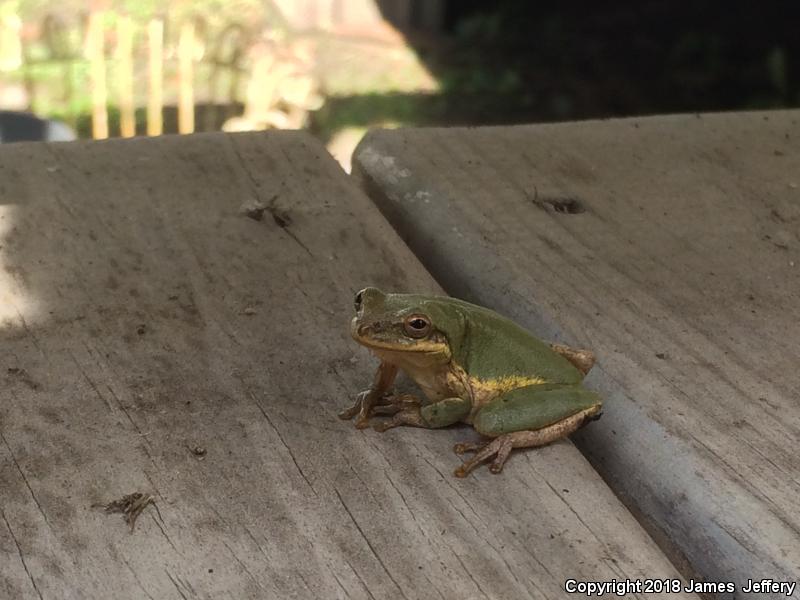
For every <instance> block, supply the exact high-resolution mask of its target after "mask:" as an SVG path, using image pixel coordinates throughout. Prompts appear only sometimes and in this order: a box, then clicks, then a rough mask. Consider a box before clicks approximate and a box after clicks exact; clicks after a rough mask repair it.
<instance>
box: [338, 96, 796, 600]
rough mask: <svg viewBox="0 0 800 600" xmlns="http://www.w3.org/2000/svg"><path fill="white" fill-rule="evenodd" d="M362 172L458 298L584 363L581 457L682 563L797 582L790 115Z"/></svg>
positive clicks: (504, 148) (737, 117) (498, 149)
mask: <svg viewBox="0 0 800 600" xmlns="http://www.w3.org/2000/svg"><path fill="white" fill-rule="evenodd" d="M353 165H354V174H355V176H356V177H358V178H359V179H360V180H361V182H362V185H363V186H365V188H366V189H367V190H368V191H369V192H370V194H371V195H372V196H373V198H374V200H375V201H376V202H377V203H378V205H379V206H380V207H381V209H382V211H383V212H384V214H385V215H386V216H387V217H388V218H389V220H390V222H392V223H393V224H394V225H395V228H396V229H397V230H398V231H399V233H400V234H401V236H402V237H403V238H404V239H405V240H406V241H407V242H408V243H409V245H410V247H411V248H412V249H413V250H414V251H415V253H416V254H417V256H418V257H420V258H421V260H422V262H423V264H425V265H426V266H427V267H428V269H429V271H430V272H431V273H432V274H433V275H434V277H436V278H437V280H438V281H439V282H440V283H441V284H442V285H443V286H444V288H445V289H446V290H447V291H448V292H449V293H451V294H453V295H455V296H459V297H462V298H465V299H467V300H472V301H477V302H479V303H481V304H485V305H487V306H490V307H494V308H496V309H498V310H500V311H501V312H503V313H505V314H508V315H509V316H511V317H513V318H515V319H517V320H518V321H520V322H522V323H524V324H526V325H528V326H529V327H530V328H531V329H532V330H534V331H536V332H538V333H539V334H540V335H542V336H543V337H547V338H551V339H555V340H561V341H566V342H568V343H572V344H577V345H579V346H584V347H589V348H592V349H594V350H595V351H596V353H597V355H598V357H599V362H598V365H597V366H596V367H595V368H594V371H593V372H592V373H591V374H590V376H589V378H588V380H587V381H588V384H589V385H590V386H591V387H593V388H594V389H596V390H599V391H600V392H601V393H603V394H604V396H605V397H606V399H607V401H606V410H605V416H604V418H603V419H602V420H601V421H600V422H599V423H596V424H593V425H592V426H590V427H587V428H585V429H584V430H582V431H581V432H580V435H579V436H576V437H577V439H578V440H579V445H580V446H581V448H582V449H583V450H584V451H585V452H586V453H587V454H588V455H589V457H590V459H591V460H592V461H593V463H594V464H595V465H596V466H598V468H599V470H600V471H601V473H603V475H604V476H605V478H606V479H607V480H608V481H609V482H610V483H611V485H612V488H614V489H615V490H617V491H618V492H619V493H620V494H622V495H623V497H624V498H626V499H627V502H628V503H629V504H630V505H632V506H633V507H635V508H636V509H637V510H638V511H639V512H640V513H641V516H642V518H643V519H644V521H645V522H647V523H649V524H650V526H652V530H653V531H654V534H656V535H657V537H658V534H660V536H661V538H662V541H663V542H664V544H665V545H667V546H670V545H671V548H670V552H672V555H673V556H674V557H675V559H681V554H683V555H684V556H685V558H686V559H688V561H689V563H690V564H691V566H692V567H693V568H694V569H696V570H697V571H699V572H700V573H701V574H702V575H703V576H705V577H706V578H707V579H708V580H712V581H716V580H723V581H728V580H735V581H737V582H739V583H746V581H747V579H748V578H749V577H752V578H754V579H755V578H759V579H760V578H761V577H771V578H774V579H778V580H780V579H786V580H796V579H797V574H798V572H800V453H798V448H799V447H800V399H799V395H800V369H798V365H799V364H800V344H799V343H798V340H800V112H797V111H795V112H771V113H764V114H761V113H752V114H727V115H697V116H695V115H691V116H674V117H663V118H662V117H658V118H650V119H629V120H618V121H604V122H598V121H590V122H584V123H572V124H559V125H541V126H525V127H508V128H478V129H422V130H398V131H375V132H372V133H370V134H368V136H367V137H366V138H365V139H364V140H363V141H362V143H361V145H360V146H359V148H358V149H357V150H356V153H355V156H354V162H353ZM582 210H583V211H584V212H579V211H582ZM723 597H725V596H723ZM759 597H765V596H764V595H760V596H759ZM775 597H784V596H783V595H781V594H776V595H775Z"/></svg>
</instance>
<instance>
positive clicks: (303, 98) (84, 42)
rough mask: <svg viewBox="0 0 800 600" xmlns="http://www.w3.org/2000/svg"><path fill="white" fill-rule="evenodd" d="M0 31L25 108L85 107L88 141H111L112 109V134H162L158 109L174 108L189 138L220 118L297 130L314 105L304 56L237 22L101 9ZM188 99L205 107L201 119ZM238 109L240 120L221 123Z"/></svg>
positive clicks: (1, 54) (9, 22)
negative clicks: (172, 19)
mask: <svg viewBox="0 0 800 600" xmlns="http://www.w3.org/2000/svg"><path fill="white" fill-rule="evenodd" d="M0 27H1V29H0V32H1V33H0V70H2V71H4V74H5V75H6V77H9V76H12V77H14V76H16V77H18V78H21V80H22V81H23V82H24V86H25V89H26V91H27V95H28V98H29V103H30V105H32V106H33V107H34V108H35V107H36V106H37V104H38V103H40V102H39V101H40V100H41V99H42V97H43V96H53V95H55V96H57V98H56V100H55V102H53V100H52V98H50V100H49V102H50V105H54V104H55V105H57V106H59V107H60V108H61V109H62V110H61V112H63V113H67V114H65V116H66V117H67V120H73V119H74V118H75V117H76V115H75V113H76V112H83V109H80V108H79V109H77V110H76V109H75V108H74V107H75V106H76V105H80V106H85V105H87V104H88V106H87V108H88V109H89V110H90V112H91V133H92V137H94V138H96V139H102V138H106V137H109V135H111V132H110V127H109V106H113V107H115V109H116V111H118V121H119V125H118V133H119V135H121V136H123V137H131V136H134V135H136V134H137V133H146V134H147V135H160V134H162V133H164V131H165V123H164V114H165V107H171V106H176V108H177V126H176V130H177V132H178V133H191V132H193V131H195V129H197V128H198V126H199V129H204V130H208V129H213V128H218V127H219V123H220V122H221V121H227V122H228V123H230V125H229V126H230V127H232V128H237V129H258V128H265V127H281V126H285V127H299V126H302V124H303V121H304V119H305V117H306V116H307V113H308V111H309V110H312V109H314V108H316V107H318V106H319V105H320V104H321V97H320V96H319V94H318V93H317V87H318V86H317V85H316V82H315V80H314V78H313V76H312V75H311V73H312V66H313V64H312V63H313V58H312V57H311V55H310V54H309V52H308V51H307V49H305V48H304V47H303V43H302V40H298V39H295V38H293V37H292V36H291V35H287V34H286V33H285V32H283V33H280V35H278V34H276V32H275V31H269V30H266V29H263V28H253V27H251V26H247V25H244V24H241V23H230V24H227V25H225V26H224V27H222V28H221V29H218V30H217V31H211V30H210V28H209V26H208V24H207V22H206V21H205V20H203V19H202V18H195V19H192V20H188V21H185V22H182V23H176V24H171V23H169V22H168V21H167V20H166V19H165V18H163V17H156V18H152V19H150V20H149V21H148V22H141V21H136V20H134V19H133V18H131V17H130V16H128V15H124V14H115V13H110V12H92V13H89V14H86V15H83V16H81V17H79V18H77V19H76V20H75V22H71V23H70V22H66V21H64V20H63V19H62V18H60V17H57V16H55V15H48V16H47V17H45V18H44V19H43V20H42V21H41V22H40V23H39V24H36V25H34V26H26V25H25V24H23V23H21V22H20V21H19V20H18V19H16V20H15V19H14V18H8V17H5V18H4V20H3V22H2V23H0ZM171 27H174V29H172V30H171V31H168V29H170V28H171ZM43 70H46V71H47V73H48V74H47V76H46V78H45V80H44V81H42V72H43ZM76 74H78V76H76ZM81 75H82V77H83V78H82V79H81ZM76 80H77V83H76ZM83 83H85V85H83ZM142 84H146V90H143V89H142V87H143V85H142ZM276 90H277V92H276ZM76 99H78V100H79V101H76ZM198 103H202V104H203V105H204V106H205V107H207V110H206V111H205V114H204V116H205V118H204V121H203V122H201V123H198V122H197V120H196V118H195V107H196V106H197V105H198ZM242 106H243V107H244V114H243V115H240V116H239V117H238V118H236V119H230V118H231V117H233V116H234V114H233V112H234V111H235V110H236V109H237V108H236V107H239V108H241V107H242ZM142 109H145V110H146V113H145V114H144V115H142V114H141V113H142ZM220 109H221V110H222V113H223V114H222V115H221V117H222V118H220V115H218V114H216V111H218V110H220ZM44 112H52V111H48V110H45V111H44ZM137 117H138V119H137ZM143 121H145V122H146V126H145V125H144V124H143ZM137 123H138V124H139V128H138V131H137ZM115 129H116V128H115Z"/></svg>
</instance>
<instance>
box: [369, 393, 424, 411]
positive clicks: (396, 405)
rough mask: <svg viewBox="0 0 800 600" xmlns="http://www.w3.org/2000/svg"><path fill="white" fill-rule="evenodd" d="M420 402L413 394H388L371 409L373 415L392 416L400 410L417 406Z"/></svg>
mask: <svg viewBox="0 0 800 600" xmlns="http://www.w3.org/2000/svg"><path fill="white" fill-rule="evenodd" d="M419 405H420V400H419V398H417V397H416V396H414V395H413V394H398V395H394V394H388V395H386V396H384V397H383V398H381V399H380V400H379V401H378V403H377V404H376V405H375V407H374V408H373V409H372V414H373V415H384V416H385V415H388V416H393V415H396V414H397V413H399V412H400V411H402V410H405V409H407V408H412V407H414V406H417V407H418V406H419Z"/></svg>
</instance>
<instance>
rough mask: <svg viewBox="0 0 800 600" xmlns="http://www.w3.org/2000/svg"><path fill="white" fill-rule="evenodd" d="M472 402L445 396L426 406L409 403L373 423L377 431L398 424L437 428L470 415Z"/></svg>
mask: <svg viewBox="0 0 800 600" xmlns="http://www.w3.org/2000/svg"><path fill="white" fill-rule="evenodd" d="M471 408H472V403H471V402H470V401H469V400H465V399H464V398H457V397H453V398H445V399H444V400H439V401H438V402H433V403H431V404H427V405H425V406H420V405H419V404H416V405H409V406H407V407H406V408H403V409H402V410H401V411H399V412H398V413H396V414H395V415H394V416H393V417H392V418H391V419H388V420H386V421H381V422H380V423H376V424H375V425H373V429H375V431H381V432H383V431H386V430H387V429H391V428H392V427H397V426H398V425H410V426H412V427H426V428H429V429H436V428H439V427H447V426H448V425H452V424H453V423H458V422H459V421H461V420H463V419H464V418H465V417H466V416H467V415H469V412H470V409H471Z"/></svg>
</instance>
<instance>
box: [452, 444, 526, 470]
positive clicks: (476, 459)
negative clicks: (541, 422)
mask: <svg viewBox="0 0 800 600" xmlns="http://www.w3.org/2000/svg"><path fill="white" fill-rule="evenodd" d="M465 446H469V447H470V450H466V451H471V450H477V452H476V453H475V456H473V457H472V458H470V459H469V460H467V461H465V462H464V463H462V464H461V466H460V467H458V468H457V469H456V470H455V473H454V475H455V476H456V477H466V476H467V475H468V474H469V472H470V471H472V470H473V469H474V468H475V467H477V466H478V465H480V464H481V463H482V462H484V461H486V460H488V459H490V458H491V457H492V456H496V458H495V460H494V462H493V463H492V466H491V467H490V470H491V471H492V473H499V472H500V471H501V470H502V469H503V465H504V464H505V462H506V460H508V455H509V454H511V449H512V448H513V447H514V444H513V439H512V437H511V436H510V435H501V436H500V437H497V438H495V439H493V440H492V441H491V442H489V443H487V444H482V445H478V444H465ZM472 446H478V447H476V448H472Z"/></svg>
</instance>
